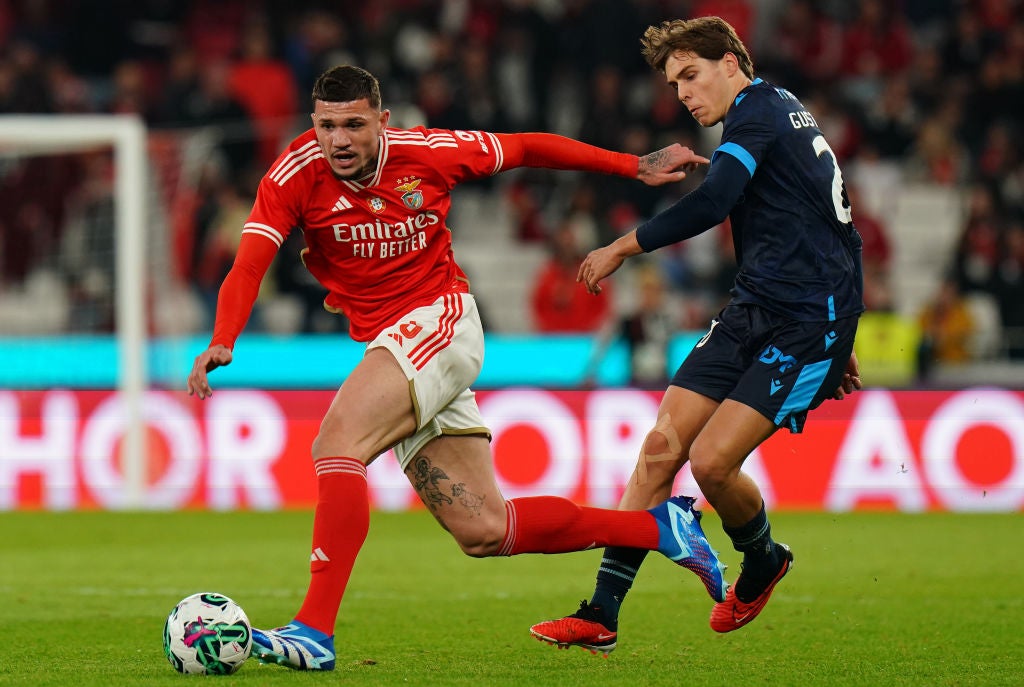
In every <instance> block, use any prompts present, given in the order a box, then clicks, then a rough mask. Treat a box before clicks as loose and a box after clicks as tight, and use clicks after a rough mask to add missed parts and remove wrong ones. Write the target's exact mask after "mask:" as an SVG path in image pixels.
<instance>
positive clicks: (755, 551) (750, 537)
mask: <svg viewBox="0 0 1024 687" xmlns="http://www.w3.org/2000/svg"><path fill="white" fill-rule="evenodd" d="M722 529H724V530H725V533H726V534H728V535H729V538H730V539H732V545H733V548H734V549H736V550H737V551H739V552H741V553H742V554H743V574H742V575H740V578H739V580H737V582H736V596H737V597H739V599H740V601H743V602H744V603H749V602H751V601H753V600H754V599H756V598H757V597H758V595H759V594H760V593H761V592H762V591H764V589H765V588H766V587H767V586H768V584H769V583H770V582H771V581H772V579H773V578H774V577H775V575H777V574H778V572H779V566H780V565H781V561H780V560H779V556H778V551H777V547H776V546H775V542H774V541H773V540H772V527H771V525H770V524H769V523H768V515H767V514H766V513H765V510H764V503H762V504H761V510H759V511H758V513H757V515H755V516H754V517H753V518H752V519H751V520H750V522H748V523H746V524H745V525H741V526H739V527H727V526H726V525H722Z"/></svg>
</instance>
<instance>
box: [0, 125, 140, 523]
mask: <svg viewBox="0 0 1024 687" xmlns="http://www.w3.org/2000/svg"><path fill="white" fill-rule="evenodd" d="M98 146H103V147H106V146H110V147H112V148H113V150H114V177H115V181H114V247H115V249H114V252H115V280H116V281H115V283H116V284H117V289H116V293H115V296H114V297H115V305H114V307H115V326H116V330H117V341H118V361H119V366H120V374H119V375H118V380H119V381H118V390H119V391H120V392H121V399H122V407H123V409H124V413H125V436H124V442H123V444H122V449H121V459H122V460H121V465H122V470H123V471H124V480H125V489H126V492H127V493H126V494H125V496H126V498H125V501H124V502H125V504H126V505H127V506H128V507H140V506H142V503H143V493H144V490H145V481H146V475H145V464H146V463H145V458H146V457H145V433H144V427H143V424H142V404H143V394H144V393H145V390H146V386H147V371H146V312H145V292H146V289H145V286H144V285H145V279H146V270H145V256H146V245H145V235H146V231H145V227H146V126H145V124H144V123H143V121H142V119H141V118H139V117H138V116H136V115H3V116H0V157H8V156H15V155H24V154H43V153H48V154H57V153H66V152H76V151H80V150H88V149H90V148H95V147H98Z"/></svg>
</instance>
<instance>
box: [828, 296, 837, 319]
mask: <svg viewBox="0 0 1024 687" xmlns="http://www.w3.org/2000/svg"><path fill="white" fill-rule="evenodd" d="M835 319H836V297H835V296H832V295H829V297H828V321H829V322H833V321H835Z"/></svg>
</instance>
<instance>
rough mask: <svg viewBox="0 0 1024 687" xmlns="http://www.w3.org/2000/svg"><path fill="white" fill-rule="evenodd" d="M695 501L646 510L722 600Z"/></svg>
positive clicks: (679, 559) (672, 552)
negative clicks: (694, 505)
mask: <svg viewBox="0 0 1024 687" xmlns="http://www.w3.org/2000/svg"><path fill="white" fill-rule="evenodd" d="M695 502H696V499H694V498H692V497H690V496H673V497H672V498H670V499H669V500H668V501H665V502H664V503H661V504H659V505H657V506H655V507H654V508H651V509H650V510H649V511H648V512H649V513H650V514H651V515H653V516H654V518H655V520H657V521H658V551H659V552H660V553H662V554H664V555H665V556H667V557H668V559H669V560H671V561H672V562H673V563H675V564H676V565H681V566H682V567H684V568H686V569H687V570H689V571H691V572H693V573H694V574H695V575H697V577H699V578H700V581H701V582H703V583H704V588H705V589H707V590H708V594H709V595H710V596H711V598H712V599H714V600H715V601H716V602H722V601H725V595H726V592H727V591H728V589H729V584H728V583H727V582H726V581H725V568H726V566H725V564H724V563H722V561H720V560H718V552H717V551H715V550H714V549H712V548H711V544H709V543H708V539H707V537H705V536H704V530H703V529H701V526H700V519H701V512H700V511H699V510H697V509H696V508H694V507H693V504H694V503H695ZM254 646H255V645H254Z"/></svg>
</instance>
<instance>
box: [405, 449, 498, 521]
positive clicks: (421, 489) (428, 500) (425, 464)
mask: <svg viewBox="0 0 1024 687" xmlns="http://www.w3.org/2000/svg"><path fill="white" fill-rule="evenodd" d="M408 471H409V476H410V479H411V480H412V485H413V488H415V489H416V493H418V494H419V495H420V499H422V500H423V503H424V504H426V506H427V507H428V508H430V510H431V511H433V512H434V514H435V515H436V516H438V517H439V518H440V509H441V507H442V506H444V505H454V504H455V501H454V500H453V498H452V497H455V498H456V499H458V500H459V503H461V504H462V506H463V507H464V508H465V509H466V510H468V511H471V512H472V513H473V514H474V515H480V511H481V510H482V509H483V505H484V496H483V495H482V494H474V493H473V492H471V491H470V490H469V489H467V488H466V483H465V482H458V483H452V482H451V478H449V477H448V474H447V473H446V472H445V471H444V470H442V469H441V468H439V467H437V466H435V465H433V464H431V462H430V457H429V456H425V455H423V454H420V455H419V456H417V457H416V459H415V460H414V461H413V464H412V465H411V466H410V467H409V469H408ZM444 482H447V483H448V484H450V485H451V486H448V485H447V484H443V483H444ZM446 492H448V493H446ZM449 493H450V494H451V496H449V495H448V494H449ZM442 524H443V522H442Z"/></svg>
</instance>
